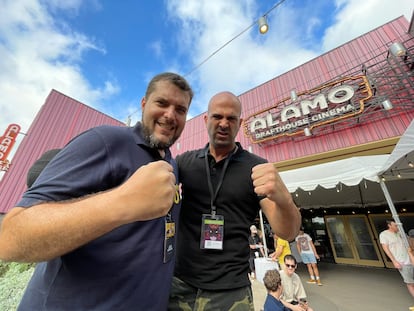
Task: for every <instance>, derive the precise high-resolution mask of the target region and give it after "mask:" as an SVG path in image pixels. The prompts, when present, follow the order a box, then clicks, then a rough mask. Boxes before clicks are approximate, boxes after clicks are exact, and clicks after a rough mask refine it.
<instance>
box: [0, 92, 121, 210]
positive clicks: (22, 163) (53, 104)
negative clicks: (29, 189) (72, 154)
mask: <svg viewBox="0 0 414 311" xmlns="http://www.w3.org/2000/svg"><path fill="white" fill-rule="evenodd" d="M103 124H108V125H122V123H121V122H120V121H118V120H115V119H113V118H111V117H109V116H107V115H105V114H103V113H101V112H99V111H97V110H95V109H92V108H90V107H88V106H86V105H84V104H82V103H80V102H78V101H76V100H74V99H72V98H70V97H67V96H65V95H63V94H61V93H59V92H57V91H55V90H52V91H51V92H50V94H49V96H48V97H47V99H46V102H45V103H44V105H43V106H42V108H41V109H40V111H39V113H38V114H37V116H36V118H35V119H34V121H33V123H32V125H31V126H30V128H29V130H28V131H27V135H26V136H25V137H24V139H23V140H22V142H21V143H20V145H19V147H18V149H17V150H16V153H15V155H14V157H13V159H12V163H11V166H10V169H9V170H8V171H7V172H6V173H5V174H4V176H3V178H2V180H1V181H0V193H1V200H0V213H3V212H7V211H8V210H9V209H10V208H12V207H13V206H14V205H15V204H16V203H17V202H18V200H19V199H20V197H21V195H22V193H23V192H24V191H25V190H26V174H27V172H28V170H29V168H30V166H31V165H32V164H33V163H34V162H35V161H36V160H37V159H38V158H39V157H40V156H41V155H42V154H43V153H44V152H45V151H46V150H49V149H54V148H61V147H63V146H64V145H65V144H66V143H67V142H68V141H69V140H70V139H71V138H73V137H74V136H76V135H78V134H80V133H81V132H83V131H85V130H87V129H89V128H91V127H94V126H97V125H103Z"/></svg>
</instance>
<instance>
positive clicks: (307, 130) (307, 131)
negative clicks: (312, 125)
mask: <svg viewBox="0 0 414 311" xmlns="http://www.w3.org/2000/svg"><path fill="white" fill-rule="evenodd" d="M303 133H304V134H305V136H307V137H309V136H312V132H311V130H310V129H309V127H305V128H304V129H303Z"/></svg>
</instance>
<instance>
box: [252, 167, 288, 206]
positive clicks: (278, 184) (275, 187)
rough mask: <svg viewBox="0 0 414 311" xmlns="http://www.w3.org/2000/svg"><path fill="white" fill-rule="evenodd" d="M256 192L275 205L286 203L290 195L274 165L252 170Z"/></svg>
mask: <svg viewBox="0 0 414 311" xmlns="http://www.w3.org/2000/svg"><path fill="white" fill-rule="evenodd" d="M252 180H253V186H254V191H255V192H256V193H257V194H258V195H262V196H265V197H267V198H269V199H270V200H272V201H273V202H275V203H279V202H281V203H284V201H285V200H286V199H287V198H288V199H290V194H289V192H288V191H287V189H286V186H285V184H284V183H283V181H282V179H281V178H280V175H279V173H278V171H277V169H276V167H275V166H274V165H273V164H272V163H264V164H259V165H256V166H255V167H253V169H252Z"/></svg>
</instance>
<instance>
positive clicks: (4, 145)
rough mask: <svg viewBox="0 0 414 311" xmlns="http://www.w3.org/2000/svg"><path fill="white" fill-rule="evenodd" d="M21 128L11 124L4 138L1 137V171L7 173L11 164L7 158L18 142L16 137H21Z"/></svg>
mask: <svg viewBox="0 0 414 311" xmlns="http://www.w3.org/2000/svg"><path fill="white" fill-rule="evenodd" d="M19 132H20V126H19V125H17V124H10V125H9V126H8V127H7V129H6V131H5V132H4V134H3V136H1V137H0V170H1V171H7V170H8V169H9V166H10V162H9V161H8V160H7V157H8V155H9V153H10V151H11V150H12V148H13V145H14V143H15V142H16V137H17V135H19Z"/></svg>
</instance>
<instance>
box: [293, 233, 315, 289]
mask: <svg viewBox="0 0 414 311" xmlns="http://www.w3.org/2000/svg"><path fill="white" fill-rule="evenodd" d="M295 241H296V246H297V248H298V252H299V254H300V256H301V257H302V261H303V263H304V264H306V267H307V268H308V272H309V276H310V279H309V281H308V283H310V284H318V285H319V286H321V285H322V282H321V280H320V277H319V269H318V264H317V261H316V260H319V255H318V252H317V251H316V248H315V245H314V244H313V242H312V238H311V237H310V236H309V234H307V233H305V232H304V228H303V227H301V228H300V231H299V235H298V236H297V237H296V239H295Z"/></svg>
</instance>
